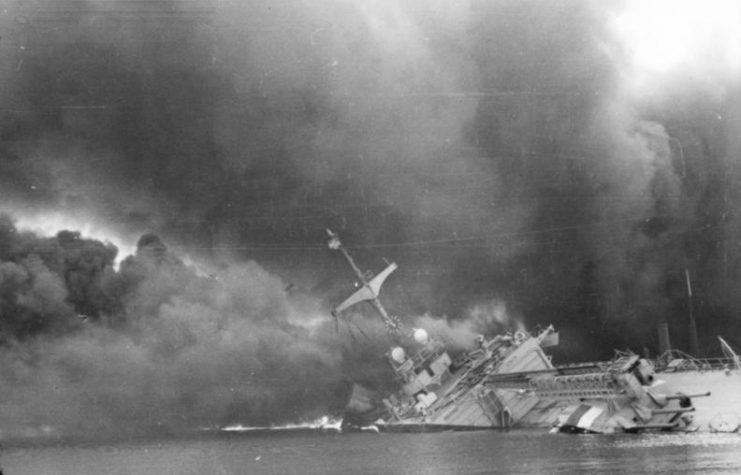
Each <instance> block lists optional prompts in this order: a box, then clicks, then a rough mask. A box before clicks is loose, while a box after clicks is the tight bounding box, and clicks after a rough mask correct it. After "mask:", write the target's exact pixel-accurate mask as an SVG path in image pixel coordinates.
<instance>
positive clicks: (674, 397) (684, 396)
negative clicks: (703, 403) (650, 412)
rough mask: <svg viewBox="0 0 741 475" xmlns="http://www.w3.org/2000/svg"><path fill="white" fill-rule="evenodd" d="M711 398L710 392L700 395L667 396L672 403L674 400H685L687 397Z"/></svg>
mask: <svg viewBox="0 0 741 475" xmlns="http://www.w3.org/2000/svg"><path fill="white" fill-rule="evenodd" d="M708 396H710V391H708V392H706V393H700V394H677V395H676V396H665V398H666V400H667V401H671V400H672V399H684V398H686V397H688V398H690V399H691V398H693V397H708Z"/></svg>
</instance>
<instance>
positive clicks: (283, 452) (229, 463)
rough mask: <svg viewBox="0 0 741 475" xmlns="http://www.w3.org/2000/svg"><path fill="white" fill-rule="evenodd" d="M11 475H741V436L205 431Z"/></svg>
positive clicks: (8, 462)
mask: <svg viewBox="0 0 741 475" xmlns="http://www.w3.org/2000/svg"><path fill="white" fill-rule="evenodd" d="M3 468H4V471H5V474H6V475H21V474H28V475H51V474H54V475H66V474H70V475H71V474H75V475H80V474H91V475H93V474H127V475H128V474H132V475H138V474H178V475H180V474H214V475H232V474H235V475H236V474H250V475H260V474H265V475H277V474H294V473H295V474H307V475H311V474H322V475H325V474H343V475H345V474H389V475H391V474H400V475H443V474H445V475H448V474H487V473H528V474H530V473H534V474H571V473H624V474H634V473H697V472H706V473H718V474H723V473H727V474H736V473H741V435H738V434H708V433H702V434H651V435H615V436H604V435H602V436H599V435H582V436H575V435H564V434H545V433H541V432H524V431H523V432H520V431H513V432H510V433H499V432H466V433H441V434H375V433H351V434H339V433H334V432H327V431H299V432H286V431H281V432H280V433H271V432H261V433H254V432H250V433H246V434H245V433H205V434H203V435H202V436H199V437H196V438H188V439H182V440H167V441H156V442H140V443H135V444H117V445H94V444H90V445H58V446H43V447H42V446H15V447H13V446H11V447H8V448H7V450H6V452H5V455H4V458H3Z"/></svg>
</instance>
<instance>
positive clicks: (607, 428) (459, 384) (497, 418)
mask: <svg viewBox="0 0 741 475" xmlns="http://www.w3.org/2000/svg"><path fill="white" fill-rule="evenodd" d="M328 233H329V235H330V242H329V246H330V248H331V249H334V250H338V251H340V252H341V253H342V254H343V255H344V257H345V258H346V259H347V261H348V262H349V263H350V265H351V267H352V268H353V270H354V271H355V274H356V276H357V277H358V278H359V279H360V282H361V283H362V284H363V285H362V287H361V288H360V289H359V290H358V291H356V292H355V293H354V294H353V295H352V296H350V297H349V298H348V299H347V300H345V301H344V302H343V303H341V304H340V305H339V306H338V307H337V308H336V309H335V310H334V311H333V315H334V316H335V318H339V316H340V315H341V312H342V311H344V310H346V309H348V308H350V307H351V306H353V305H355V304H357V303H360V302H364V301H368V302H370V303H371V304H372V305H373V307H374V308H375V309H376V310H377V311H378V313H379V315H380V316H381V318H382V320H383V322H384V324H385V325H386V329H387V330H388V332H389V335H390V339H393V340H394V341H395V345H394V346H393V347H392V348H391V349H390V350H389V352H388V353H387V357H388V360H389V363H390V364H391V367H392V368H393V371H394V374H395V377H396V383H397V386H398V388H399V389H398V391H396V392H394V393H393V394H389V395H386V396H385V397H383V396H378V395H376V394H375V393H374V392H373V391H371V390H369V389H367V388H363V387H361V386H356V387H355V388H354V389H353V393H352V396H351V398H350V402H349V403H348V408H347V409H348V413H347V416H346V418H345V420H346V422H347V423H348V424H351V425H357V426H368V425H373V426H374V427H377V428H378V429H379V430H387V431H431V430H450V429H453V430H475V429H509V428H513V427H547V428H551V429H553V430H560V431H563V432H596V433H609V432H616V431H626V432H638V431H645V430H694V426H693V424H692V418H691V415H690V414H689V413H691V412H693V411H694V407H693V404H692V399H691V397H690V396H687V395H686V394H684V393H681V392H680V391H677V390H675V389H673V388H672V387H671V386H670V385H669V384H666V383H665V382H663V381H658V380H656V379H655V374H654V370H653V366H652V365H651V363H649V362H648V361H646V360H645V359H642V358H639V357H638V356H636V355H629V354H626V355H621V356H620V357H619V358H616V359H615V360H614V361H612V362H608V363H602V364H591V365H577V366H567V367H555V366H553V364H552V363H551V360H550V357H549V356H548V355H546V354H545V352H544V351H543V349H544V348H547V347H548V346H552V345H554V344H557V343H558V333H556V332H555V330H554V329H553V327H552V326H549V327H547V328H545V329H543V330H540V331H538V332H536V333H535V334H534V335H531V334H530V333H528V332H525V331H518V332H516V333H514V334H512V333H508V334H505V335H496V336H494V337H493V338H490V339H487V338H485V337H484V336H481V337H480V338H479V340H478V342H477V343H478V344H477V347H476V348H474V349H473V350H470V351H468V352H465V353H463V354H461V355H459V356H458V357H456V358H455V359H452V358H451V357H450V355H449V354H448V352H447V351H446V349H445V346H444V345H443V343H442V342H441V341H440V340H439V339H437V338H436V337H434V336H431V335H429V333H428V332H427V331H426V330H424V329H413V330H411V331H405V330H404V328H403V325H402V321H401V320H400V319H399V318H398V317H395V316H392V315H391V314H390V313H388V312H387V311H386V309H385V308H384V307H383V305H382V303H381V301H380V300H379V294H380V289H381V286H382V284H383V282H384V281H385V279H386V278H388V276H389V275H390V274H391V273H392V272H393V271H394V270H395V269H396V268H397V266H396V264H395V263H392V264H390V265H389V266H388V267H387V268H386V269H385V270H384V271H382V272H381V273H379V274H378V275H376V276H370V277H368V276H367V275H366V274H364V273H362V272H361V271H360V269H359V268H358V267H357V265H356V264H355V262H354V261H353V259H352V257H351V256H350V254H349V253H348V251H347V250H346V249H345V248H344V247H343V245H342V243H341V241H340V240H339V237H338V236H337V234H335V233H333V232H331V231H329V230H328Z"/></svg>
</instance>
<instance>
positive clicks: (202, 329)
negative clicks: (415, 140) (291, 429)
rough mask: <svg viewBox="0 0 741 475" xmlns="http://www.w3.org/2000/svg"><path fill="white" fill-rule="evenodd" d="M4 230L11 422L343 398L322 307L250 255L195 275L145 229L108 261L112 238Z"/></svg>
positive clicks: (125, 430)
mask: <svg viewBox="0 0 741 475" xmlns="http://www.w3.org/2000/svg"><path fill="white" fill-rule="evenodd" d="M1 236H2V243H3V256H2V264H0V269H1V272H0V276H1V278H0V295H2V300H1V301H0V305H1V306H0V313H1V315H2V325H3V327H2V330H3V332H2V334H3V344H2V346H1V348H0V360H1V361H2V365H1V366H2V370H0V396H1V397H2V401H3V403H2V408H3V412H2V422H3V429H2V430H3V433H4V434H6V435H8V436H19V435H25V434H26V433H28V431H34V430H35V431H42V432H43V431H44V430H46V431H49V433H50V434H51V435H57V434H58V435H62V436H70V435H73V436H83V437H89V436H91V435H93V436H96V435H101V434H104V435H109V436H110V435H114V434H117V435H134V434H142V433H172V432H181V431H184V430H194V429H198V428H203V427H215V426H219V425H222V426H223V425H228V424H233V423H252V424H271V423H278V422H281V421H297V420H301V419H305V418H307V417H311V416H314V417H318V416H321V415H324V414H327V413H330V412H332V411H336V410H337V409H338V408H339V407H341V405H342V403H343V401H344V400H343V394H344V393H343V391H344V390H345V389H346V388H345V386H344V383H345V380H344V377H343V371H344V366H343V365H344V363H343V358H344V353H345V352H346V348H344V346H343V344H342V342H341V341H339V340H337V339H336V338H334V337H333V334H329V333H328V332H326V331H323V330H326V328H325V329H322V328H321V326H322V324H323V323H326V320H328V319H327V318H326V317H325V318H324V319H318V320H317V319H316V315H311V314H307V313H306V311H305V310H301V309H297V308H295V307H294V306H293V304H292V302H291V301H290V299H289V298H288V296H287V294H286V291H285V289H284V287H285V285H284V284H283V282H281V281H280V279H278V278H277V277H275V276H273V275H270V274H268V273H267V272H266V271H265V270H264V269H263V268H261V267H260V266H259V265H257V264H256V263H254V262H246V263H244V264H241V265H234V266H230V267H228V268H224V269H222V270H221V271H219V272H218V273H216V274H214V275H213V276H199V275H197V272H196V271H195V269H194V268H192V267H189V266H186V265H184V264H183V263H182V261H180V260H179V259H178V258H177V257H176V256H175V255H174V254H172V253H171V252H170V251H168V250H167V248H166V246H165V245H164V244H163V243H162V242H161V241H160V240H159V238H157V237H156V236H154V235H145V236H143V237H142V238H141V239H140V241H139V244H138V249H137V252H136V254H135V255H133V256H129V257H127V258H126V259H124V260H123V262H122V263H121V266H120V269H119V270H118V271H115V270H114V269H113V268H112V264H113V259H114V257H115V255H116V249H115V248H111V247H110V246H105V245H103V244H101V243H100V242H97V241H94V240H90V239H82V238H80V237H79V235H78V234H77V233H73V232H69V231H62V232H60V233H59V234H58V235H57V236H56V237H54V238H38V237H36V236H35V235H33V234H30V233H19V232H18V231H17V230H16V229H15V228H14V226H13V225H12V222H11V221H10V220H9V219H8V218H3V229H2V235H1ZM312 318H314V319H315V320H314V321H312ZM352 359H353V358H352V355H351V357H350V358H348V361H352Z"/></svg>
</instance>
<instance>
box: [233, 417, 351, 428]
mask: <svg viewBox="0 0 741 475" xmlns="http://www.w3.org/2000/svg"><path fill="white" fill-rule="evenodd" d="M297 429H315V430H336V431H338V432H339V431H341V430H342V419H341V418H340V419H337V418H334V417H331V416H322V417H320V418H318V419H315V420H313V421H307V422H298V423H294V424H284V425H271V426H243V425H241V424H235V425H231V426H227V427H223V428H221V430H223V431H226V432H250V431H264V430H297Z"/></svg>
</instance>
